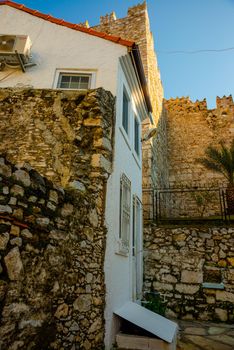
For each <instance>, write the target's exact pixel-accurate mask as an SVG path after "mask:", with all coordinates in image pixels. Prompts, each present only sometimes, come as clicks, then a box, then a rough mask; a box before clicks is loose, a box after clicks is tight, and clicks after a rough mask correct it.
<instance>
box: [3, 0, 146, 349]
mask: <svg viewBox="0 0 234 350" xmlns="http://www.w3.org/2000/svg"><path fill="white" fill-rule="evenodd" d="M9 53H11V55H10V54H9ZM0 64H1V65H0V87H1V88H2V87H21V86H23V87H24V86H31V87H34V88H54V89H89V88H98V87H103V88H104V89H106V90H110V91H111V92H112V94H113V95H114V96H116V125H115V138H114V139H115V145H114V166H113V172H112V174H111V176H110V178H109V180H108V186H107V200H106V213H105V214H106V215H105V220H106V226H107V229H108V235H107V247H106V255H105V281H106V288H107V295H106V310H105V320H106V333H105V334H106V336H105V343H106V348H107V349H109V348H110V347H111V344H112V343H113V342H114V337H115V334H116V331H117V330H118V318H117V316H114V312H115V311H116V310H118V309H119V308H121V307H122V306H123V305H124V304H125V303H126V302H128V301H137V300H140V299H141V289H142V205H141V199H142V162H141V157H142V155H141V144H140V142H141V141H140V135H141V122H142V121H143V120H144V119H145V118H146V117H147V116H149V113H150V112H151V104H150V99H149V96H148V92H147V87H146V81H145V77H144V73H143V68H142V64H141V59H140V55H139V51H138V48H137V46H136V45H135V44H134V43H133V42H130V41H127V40H123V39H121V38H118V37H113V36H110V35H106V34H104V33H99V32H96V31H94V30H92V29H87V28H84V27H82V26H79V25H76V24H71V23H68V22H65V21H63V20H58V19H56V18H54V17H51V16H48V15H43V14H42V13H39V12H38V11H34V10H31V9H28V8H26V7H24V6H23V5H19V4H17V3H13V2H11V1H1V2H0Z"/></svg>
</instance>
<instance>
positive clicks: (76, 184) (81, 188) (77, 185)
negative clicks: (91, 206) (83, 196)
mask: <svg viewBox="0 0 234 350" xmlns="http://www.w3.org/2000/svg"><path fill="white" fill-rule="evenodd" d="M69 187H71V188H73V189H74V190H77V191H80V192H83V193H84V192H85V191H86V188H85V186H84V184H82V183H81V182H80V181H77V180H76V181H72V182H70V183H69Z"/></svg>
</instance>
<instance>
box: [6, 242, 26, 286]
mask: <svg viewBox="0 0 234 350" xmlns="http://www.w3.org/2000/svg"><path fill="white" fill-rule="evenodd" d="M4 261H5V264H6V268H7V273H8V276H9V278H10V280H12V281H16V280H18V279H20V277H21V275H22V272H23V264H22V261H21V256H20V252H19V248H18V247H15V248H13V249H12V250H10V252H9V253H8V254H7V255H6V256H5V258H4Z"/></svg>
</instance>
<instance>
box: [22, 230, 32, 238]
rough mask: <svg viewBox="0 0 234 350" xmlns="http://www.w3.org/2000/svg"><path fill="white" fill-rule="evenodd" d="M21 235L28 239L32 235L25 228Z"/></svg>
mask: <svg viewBox="0 0 234 350" xmlns="http://www.w3.org/2000/svg"><path fill="white" fill-rule="evenodd" d="M21 236H22V237H24V238H28V239H30V238H32V237H33V235H32V233H31V232H30V231H29V230H28V229H27V228H26V229H24V230H22V231H21Z"/></svg>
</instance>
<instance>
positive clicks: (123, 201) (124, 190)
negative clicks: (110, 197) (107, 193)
mask: <svg viewBox="0 0 234 350" xmlns="http://www.w3.org/2000/svg"><path fill="white" fill-rule="evenodd" d="M130 230H131V181H130V180H129V179H128V177H127V176H126V175H125V174H122V175H121V179H120V211H119V251H118V253H120V254H123V255H128V253H129V240H130Z"/></svg>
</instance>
